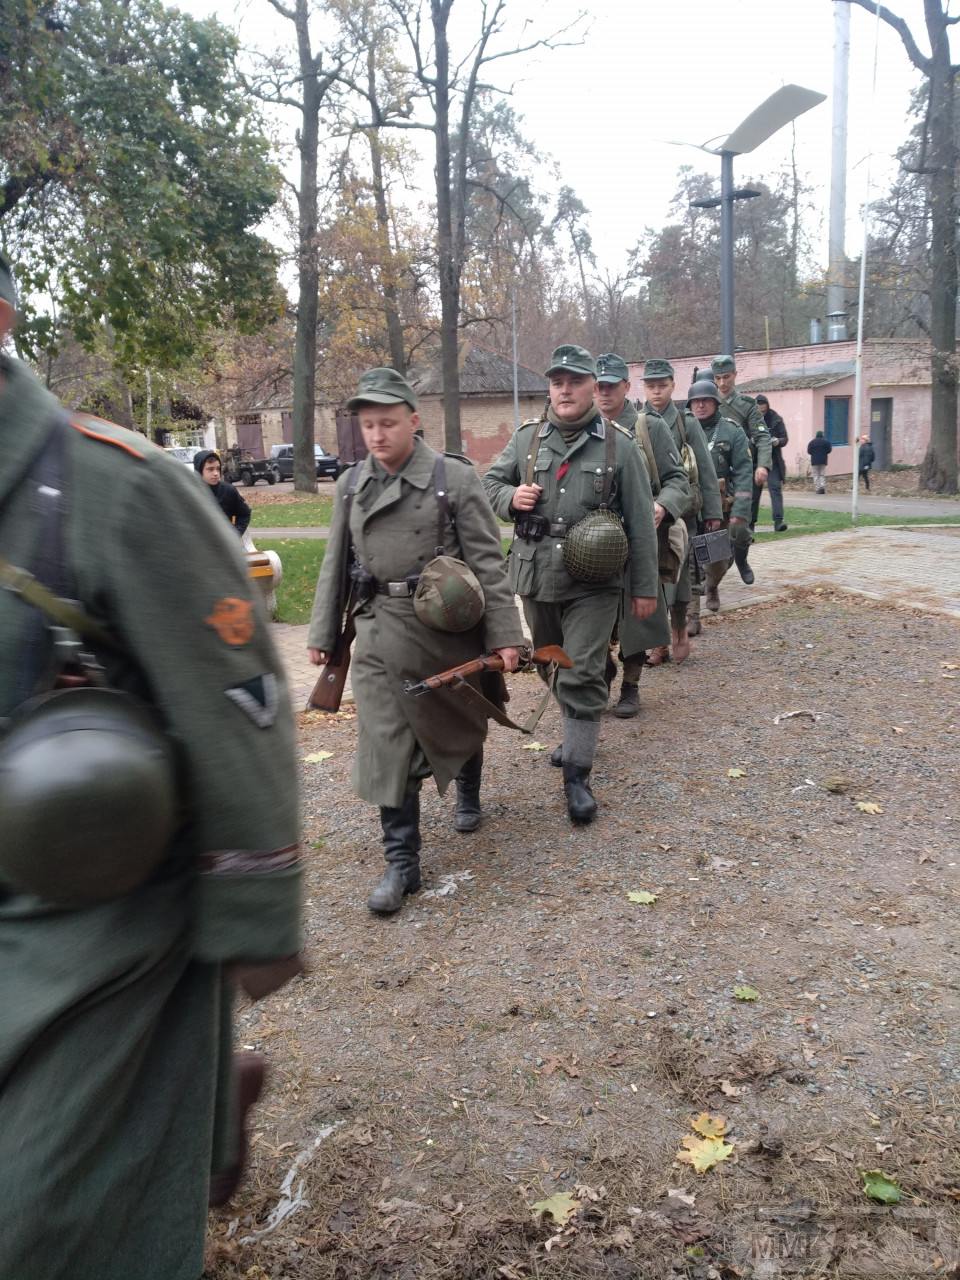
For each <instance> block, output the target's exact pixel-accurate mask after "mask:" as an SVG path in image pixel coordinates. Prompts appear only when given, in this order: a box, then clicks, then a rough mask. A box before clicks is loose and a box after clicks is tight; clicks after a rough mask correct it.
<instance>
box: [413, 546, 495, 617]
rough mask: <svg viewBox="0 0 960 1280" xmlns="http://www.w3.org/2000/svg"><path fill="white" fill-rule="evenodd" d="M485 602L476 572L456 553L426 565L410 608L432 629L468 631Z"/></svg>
mask: <svg viewBox="0 0 960 1280" xmlns="http://www.w3.org/2000/svg"><path fill="white" fill-rule="evenodd" d="M485 605H486V601H485V600H484V598H483V587H481V585H480V582H479V579H478V578H477V575H476V574H475V573H474V572H473V570H472V569H471V568H470V566H469V565H468V564H464V562H463V561H462V560H457V559H456V557H455V556H436V557H435V559H433V560H431V561H430V562H429V564H425V565H424V567H423V569H422V571H421V573H420V581H419V582H418V583H417V589H416V592H415V593H414V597H413V611H414V613H415V614H416V615H417V617H418V618H419V619H420V621H421V622H422V623H423V625H424V626H425V627H430V629H431V630H432V631H469V630H470V628H471V627H475V626H476V625H477V623H478V622H479V621H480V619H481V618H482V617H483V610H484V608H485Z"/></svg>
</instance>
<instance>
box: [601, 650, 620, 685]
mask: <svg viewBox="0 0 960 1280" xmlns="http://www.w3.org/2000/svg"><path fill="white" fill-rule="evenodd" d="M603 678H604V680H605V681H606V682H607V693H609V692H610V686H611V685H612V684H613V682H614V680H616V678H617V664H616V662H615V661H614V660H613V657H612V656H611V655H610V654H609V653H608V654H607V662H606V666H605V667H604V669H603Z"/></svg>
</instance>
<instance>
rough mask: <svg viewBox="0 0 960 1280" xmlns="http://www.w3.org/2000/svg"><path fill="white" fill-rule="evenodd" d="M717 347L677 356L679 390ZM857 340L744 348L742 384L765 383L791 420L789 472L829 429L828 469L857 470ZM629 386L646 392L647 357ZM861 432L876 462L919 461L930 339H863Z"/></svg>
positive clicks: (800, 468)
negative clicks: (854, 465)
mask: <svg viewBox="0 0 960 1280" xmlns="http://www.w3.org/2000/svg"><path fill="white" fill-rule="evenodd" d="M715 354H716V352H710V353H708V354H705V355H696V356H683V357H680V358H676V359H671V364H672V365H673V367H674V369H675V370H676V380H677V390H676V396H677V398H678V399H679V398H680V397H682V396H684V395H685V394H686V391H687V388H688V387H689V386H690V383H691V381H692V380H693V373H694V370H695V369H697V368H699V369H709V366H710V360H711V358H712V356H713V355H715ZM855 358H856V342H854V341H852V340H850V341H847V342H822V343H816V344H811V345H809V346H802V347H776V348H774V349H773V350H771V351H738V352H737V386H738V387H739V388H740V390H742V391H745V392H747V394H748V395H756V394H757V393H758V392H760V391H762V392H763V393H764V394H765V395H766V396H767V398H768V399H769V401H770V405H771V407H772V408H773V409H775V410H776V411H777V413H779V414H780V416H781V417H782V418H783V420H784V422H785V423H786V427H787V431H788V433H789V436H790V443H789V444H788V445H787V448H786V449H785V450H784V455H785V461H786V464H787V469H788V472H789V474H791V475H797V474H801V475H802V474H805V473H806V471H807V464H808V462H809V458H808V456H807V444H808V442H809V441H810V440H812V439H813V437H814V435H816V433H817V432H818V431H823V432H824V434H825V435H826V436H827V439H829V440H830V442H831V443H832V444H833V452H832V453H831V455H830V466H829V470H830V472H831V473H832V474H843V473H844V472H847V473H849V472H850V471H851V470H852V457H853V447H852V446H853V430H854V406H853V395H854V362H855ZM630 394H631V396H632V397H635V398H637V399H642V398H643V365H642V363H640V362H636V363H631V364H630ZM860 431H861V433H867V434H869V436H870V438H871V440H872V441H873V445H874V448H875V449H876V451H877V461H876V465H877V467H878V468H881V469H882V468H885V467H888V466H889V465H890V463H892V462H900V463H908V464H911V465H913V464H917V463H919V462H921V461H922V460H923V455H924V452H925V450H926V447H927V441H928V439H929V436H930V347H929V344H928V343H926V342H924V341H905V340H902V339H882V338H876V339H869V340H867V341H866V342H864V344H863V403H862V405H861V416H860Z"/></svg>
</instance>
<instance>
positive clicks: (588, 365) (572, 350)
mask: <svg viewBox="0 0 960 1280" xmlns="http://www.w3.org/2000/svg"><path fill="white" fill-rule="evenodd" d="M551 373H586V374H588V375H589V376H590V377H591V378H595V377H596V376H597V366H596V362H595V361H594V358H593V356H592V355H591V354H590V352H589V351H588V350H587V349H586V347H578V346H575V345H574V344H573V343H566V344H565V345H564V346H562V347H557V348H556V350H555V351H554V353H553V355H552V356H551V357H550V363H549V365H548V366H547V368H546V370H545V376H546V377H548V378H549V377H550V375H551Z"/></svg>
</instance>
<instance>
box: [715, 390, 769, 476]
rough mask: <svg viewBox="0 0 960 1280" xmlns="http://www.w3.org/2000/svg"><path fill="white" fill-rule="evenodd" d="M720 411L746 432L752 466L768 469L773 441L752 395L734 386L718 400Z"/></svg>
mask: <svg viewBox="0 0 960 1280" xmlns="http://www.w3.org/2000/svg"><path fill="white" fill-rule="evenodd" d="M720 412H721V413H722V414H723V416H724V417H725V418H729V419H730V420H731V421H732V422H735V423H737V425H738V426H740V427H742V428H743V430H744V431H745V432H746V436H747V439H748V441H749V442H750V453H751V456H752V458H753V465H754V467H766V469H767V470H768V471H769V470H770V468H771V467H772V466H773V442H772V441H771V439H770V432H769V431H768V430H767V424H766V423H765V422H764V420H763V414H762V413H761V412H760V410H759V408H758V407H757V402H756V400H754V398H753V396H748V395H744V393H743V392H742V391H738V390H737V389H736V387H734V389H733V390H732V391H731V392H730V394H729V396H727V398H726V400H721V401H720Z"/></svg>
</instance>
